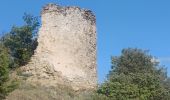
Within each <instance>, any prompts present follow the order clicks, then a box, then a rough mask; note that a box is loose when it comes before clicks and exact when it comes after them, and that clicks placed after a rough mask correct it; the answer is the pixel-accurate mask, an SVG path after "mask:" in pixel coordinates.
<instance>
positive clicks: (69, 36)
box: [23, 4, 97, 89]
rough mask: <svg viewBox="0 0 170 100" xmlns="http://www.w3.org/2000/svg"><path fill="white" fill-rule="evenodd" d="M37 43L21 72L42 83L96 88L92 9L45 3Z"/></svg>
mask: <svg viewBox="0 0 170 100" xmlns="http://www.w3.org/2000/svg"><path fill="white" fill-rule="evenodd" d="M41 13H42V14H41V17H42V19H41V20H42V26H41V28H40V30H39V37H38V47H37V49H36V51H35V55H33V57H32V59H31V62H30V63H29V64H28V65H26V66H25V67H24V68H23V69H24V73H23V74H27V75H30V77H29V78H28V81H31V82H40V83H42V84H44V85H46V84H47V85H55V84H57V83H59V84H68V85H69V84H70V85H71V86H72V87H73V88H76V89H81V88H95V87H96V85H97V76H96V74H97V73H96V21H95V16H94V15H93V14H92V12H91V11H89V10H85V9H80V8H78V7H61V6H58V5H55V4H48V5H46V6H45V7H44V8H43V10H42V12H41Z"/></svg>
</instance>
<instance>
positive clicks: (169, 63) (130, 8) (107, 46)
mask: <svg viewBox="0 0 170 100" xmlns="http://www.w3.org/2000/svg"><path fill="white" fill-rule="evenodd" d="M51 2H53V3H57V4H60V5H64V6H67V5H73V6H80V7H82V8H88V9H91V10H92V11H93V12H94V14H95V15H96V18H97V34H98V35H97V42H98V43H97V46H98V47H97V48H98V54H97V59H98V77H99V82H102V81H103V80H104V79H105V76H106V74H107V73H108V71H109V70H110V66H111V65H110V58H111V56H117V55H120V52H121V50H122V49H123V48H127V47H134V48H141V49H146V50H150V53H151V54H152V55H154V56H156V57H157V58H158V59H159V60H160V62H161V64H162V65H165V66H166V67H168V75H169V76H170V46H169V45H168V43H170V6H169V5H170V1H168V0H1V1H0V32H1V33H3V32H8V31H9V29H10V28H11V26H12V25H22V24H23V21H22V16H23V14H24V12H27V13H31V14H33V15H35V16H40V11H41V8H42V6H43V5H45V4H47V3H51Z"/></svg>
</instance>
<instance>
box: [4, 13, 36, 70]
mask: <svg viewBox="0 0 170 100" xmlns="http://www.w3.org/2000/svg"><path fill="white" fill-rule="evenodd" d="M23 19H24V21H25V25H23V26H21V27H16V26H13V27H12V29H11V31H10V32H9V33H7V34H6V35H5V36H4V37H3V38H2V41H3V43H4V45H5V46H6V47H7V48H9V49H10V54H11V56H12V61H13V62H12V64H11V65H12V66H11V67H18V66H22V65H25V64H27V62H28V61H29V60H30V57H31V56H32V55H33V53H34V50H35V48H36V46H37V40H36V38H35V37H36V35H37V30H38V26H39V22H38V19H37V17H33V16H32V15H29V14H25V15H24V16H23Z"/></svg>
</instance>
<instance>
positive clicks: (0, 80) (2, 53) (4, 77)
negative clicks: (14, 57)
mask: <svg viewBox="0 0 170 100" xmlns="http://www.w3.org/2000/svg"><path fill="white" fill-rule="evenodd" d="M9 59H10V58H9V54H8V49H7V48H5V47H4V46H3V45H2V44H0V99H2V98H5V96H6V95H7V94H8V93H9V92H11V91H12V90H13V89H14V88H15V87H16V81H15V80H12V81H10V79H9V62H10V60H9Z"/></svg>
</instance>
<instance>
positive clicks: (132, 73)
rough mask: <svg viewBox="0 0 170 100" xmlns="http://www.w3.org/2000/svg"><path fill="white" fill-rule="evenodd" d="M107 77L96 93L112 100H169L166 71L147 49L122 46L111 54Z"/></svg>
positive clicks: (169, 91)
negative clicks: (119, 54) (118, 50)
mask: <svg viewBox="0 0 170 100" xmlns="http://www.w3.org/2000/svg"><path fill="white" fill-rule="evenodd" d="M107 77H108V79H107V81H106V82H105V83H103V84H102V85H101V86H100V87H99V89H98V93H99V94H103V95H106V96H107V97H109V98H111V99H113V100H169V99H170V89H169V88H170V86H169V85H170V84H169V83H170V82H169V78H167V75H166V70H165V68H163V67H162V66H160V65H159V63H158V62H156V61H154V60H153V57H152V56H151V55H149V54H148V52H147V51H143V50H140V49H132V48H128V49H123V50H122V54H121V56H118V57H112V68H111V71H110V72H109V74H108V76H107Z"/></svg>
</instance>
